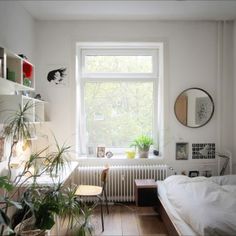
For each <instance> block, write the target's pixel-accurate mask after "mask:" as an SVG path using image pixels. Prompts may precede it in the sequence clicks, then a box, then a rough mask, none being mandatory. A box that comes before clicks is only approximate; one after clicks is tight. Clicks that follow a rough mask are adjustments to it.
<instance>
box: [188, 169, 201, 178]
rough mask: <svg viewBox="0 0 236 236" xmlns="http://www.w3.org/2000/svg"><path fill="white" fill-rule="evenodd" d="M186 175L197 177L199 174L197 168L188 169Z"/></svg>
mask: <svg viewBox="0 0 236 236" xmlns="http://www.w3.org/2000/svg"><path fill="white" fill-rule="evenodd" d="M188 176H189V177H191V178H192V177H197V176H199V171H198V170H190V171H189V173H188Z"/></svg>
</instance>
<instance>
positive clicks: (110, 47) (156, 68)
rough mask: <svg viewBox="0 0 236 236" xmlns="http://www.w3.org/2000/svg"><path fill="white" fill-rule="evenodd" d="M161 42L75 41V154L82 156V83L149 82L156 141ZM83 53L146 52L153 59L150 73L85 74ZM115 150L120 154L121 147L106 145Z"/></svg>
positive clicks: (85, 54) (134, 53) (155, 139)
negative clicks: (151, 85)
mask: <svg viewBox="0 0 236 236" xmlns="http://www.w3.org/2000/svg"><path fill="white" fill-rule="evenodd" d="M160 49H162V44H161V43H77V54H76V81H77V93H76V95H77V106H76V108H77V112H76V114H77V116H76V123H77V124H76V133H77V135H76V146H77V150H76V151H77V153H79V154H80V155H86V151H87V150H86V149H87V148H86V142H87V140H86V138H85V137H86V119H85V104H84V86H85V83H86V82H108V81H109V82H153V101H154V117H153V129H152V130H153V138H154V141H155V142H158V117H159V115H158V87H159V86H158V83H159V76H160V74H159V72H161V68H160V66H161V63H159V59H160ZM87 55H147V56H152V58H153V72H152V73H115V74H114V73H86V72H85V70H84V68H85V63H84V62H85V60H84V58H85V56H87ZM109 149H110V150H111V151H113V152H115V153H124V148H109Z"/></svg>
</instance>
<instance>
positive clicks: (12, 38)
mask: <svg viewBox="0 0 236 236" xmlns="http://www.w3.org/2000/svg"><path fill="white" fill-rule="evenodd" d="M34 36H35V32H34V19H33V18H32V17H31V15H30V14H29V13H28V12H27V11H26V10H24V9H23V8H22V7H21V6H20V4H19V3H17V2H15V1H0V46H3V47H6V48H8V49H9V50H10V51H12V52H14V53H17V54H24V55H26V56H27V57H28V59H29V60H30V61H32V62H33V61H34V51H35V50H34V47H35V45H34V42H35V38H34Z"/></svg>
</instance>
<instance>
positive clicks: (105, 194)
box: [104, 189, 109, 214]
mask: <svg viewBox="0 0 236 236" xmlns="http://www.w3.org/2000/svg"><path fill="white" fill-rule="evenodd" d="M104 196H105V201H106V207H107V214H109V208H108V201H107V193H106V189H104Z"/></svg>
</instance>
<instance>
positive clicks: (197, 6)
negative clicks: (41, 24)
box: [17, 0, 236, 20]
mask: <svg viewBox="0 0 236 236" xmlns="http://www.w3.org/2000/svg"><path fill="white" fill-rule="evenodd" d="M17 2H20V4H22V6H23V7H24V8H25V9H26V10H27V11H28V12H29V13H30V14H31V15H32V16H33V17H34V18H35V19H38V20H235V19H236V0H210V1H206V0H205V1H204V0H192V1H190V0H176V1H168V0H165V1H161V0H152V1H148V0H147V1H145V0H143V1H134V0H133V1H132V0H131V1H128V0H123V1H116V0H106V1H104V0H103V1H102V0H95V1H90V0H87V1H80V0H77V1H61V0H60V1H55V0H54V1H42V0H41V1H36V0H35V1H17Z"/></svg>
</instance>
